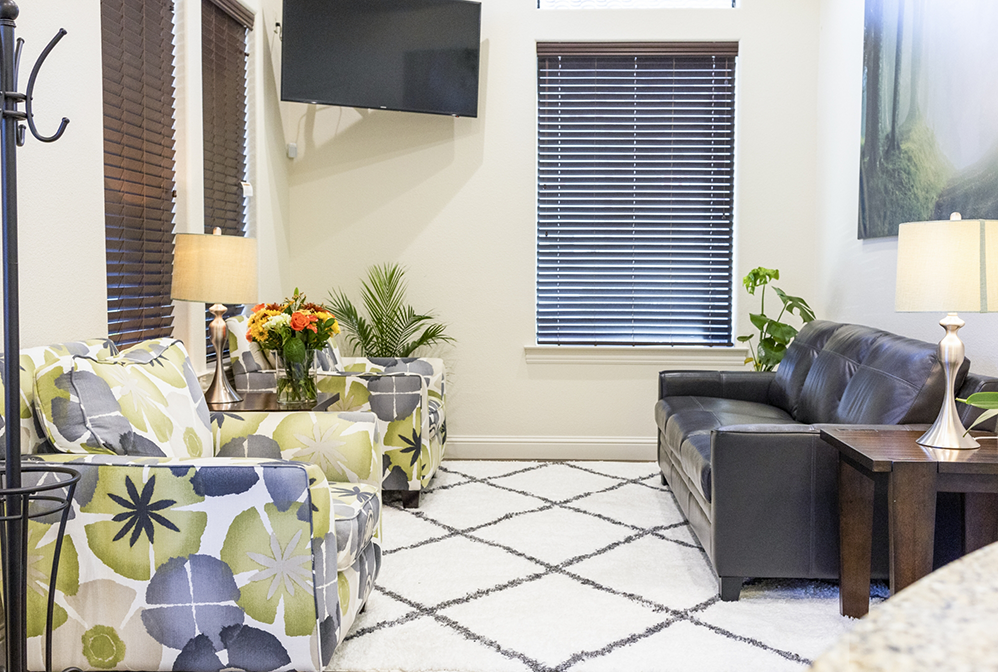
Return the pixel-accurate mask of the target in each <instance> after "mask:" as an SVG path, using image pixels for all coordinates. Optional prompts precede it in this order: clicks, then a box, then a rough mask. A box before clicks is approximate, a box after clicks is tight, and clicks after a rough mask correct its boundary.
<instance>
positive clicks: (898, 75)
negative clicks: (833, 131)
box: [859, 0, 998, 238]
mask: <svg viewBox="0 0 998 672" xmlns="http://www.w3.org/2000/svg"><path fill="white" fill-rule="evenodd" d="M865 10H866V19H865V32H864V40H863V112H862V114H863V124H862V139H861V150H860V193H859V237H860V238H882V237H885V236H896V235H897V232H898V225H899V224H901V223H902V222H913V221H926V220H934V219H949V217H950V213H952V212H959V213H961V214H962V216H963V218H964V219H969V218H974V219H976V218H985V219H998V59H995V58H994V57H993V51H994V37H995V35H996V34H998V2H995V1H994V0H960V1H959V2H938V1H936V0H866V6H865Z"/></svg>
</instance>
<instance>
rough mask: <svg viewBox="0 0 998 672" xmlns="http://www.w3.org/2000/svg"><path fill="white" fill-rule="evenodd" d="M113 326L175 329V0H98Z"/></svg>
mask: <svg viewBox="0 0 998 672" xmlns="http://www.w3.org/2000/svg"><path fill="white" fill-rule="evenodd" d="M101 28H102V34H103V40H102V65H103V76H104V213H105V215H104V221H105V246H106V254H107V311H108V316H107V327H108V334H109V335H110V337H111V338H112V339H114V341H115V342H116V343H117V344H118V345H119V346H121V345H129V344H131V343H136V342H138V341H141V340H144V339H147V338H156V337H159V336H170V335H172V333H173V304H172V302H171V300H170V285H171V280H172V274H173V205H174V160H173V109H174V105H173V102H174V99H173V4H172V3H170V2H146V1H144V0H101Z"/></svg>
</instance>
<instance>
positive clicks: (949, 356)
mask: <svg viewBox="0 0 998 672" xmlns="http://www.w3.org/2000/svg"><path fill="white" fill-rule="evenodd" d="M964 324H966V323H965V322H964V321H963V320H961V319H960V318H959V317H957V315H956V313H948V314H947V315H946V317H944V318H943V319H941V320H940V321H939V325H940V326H941V327H942V328H943V329H945V330H946V335H945V336H943V338H942V340H941V341H939V362H940V363H941V364H942V366H943V372H944V373H945V375H946V394H945V396H944V397H943V405H942V408H940V409H939V415H938V416H937V417H936V421H935V422H934V423H933V424H932V427H930V428H929V431H927V432H926V433H925V434H923V435H922V436H921V437H919V438H918V439H916V442H917V443H918V444H919V445H922V446H926V447H929V448H950V449H957V450H966V449H970V448H978V447H980V445H981V444H979V443H978V442H977V440H976V439H974V437H972V436H970V435H969V434H967V430H966V429H964V427H963V422H961V421H960V415H959V414H958V413H957V412H956V392H955V389H954V388H955V385H956V372H957V371H959V370H960V365H961V364H963V356H964V347H963V341H961V340H960V337H959V336H957V335H956V332H957V331H959V329H960V327H962V326H963V325H964Z"/></svg>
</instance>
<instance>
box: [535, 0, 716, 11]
mask: <svg viewBox="0 0 998 672" xmlns="http://www.w3.org/2000/svg"><path fill="white" fill-rule="evenodd" d="M734 6H735V0H537V8H538V9H665V8H690V7H692V8H698V9H702V8H705V7H707V8H710V7H734Z"/></svg>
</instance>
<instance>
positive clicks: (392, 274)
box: [326, 264, 454, 357]
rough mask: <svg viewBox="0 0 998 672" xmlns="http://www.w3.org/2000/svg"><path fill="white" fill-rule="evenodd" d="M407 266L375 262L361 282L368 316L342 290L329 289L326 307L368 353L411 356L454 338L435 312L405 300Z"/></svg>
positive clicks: (359, 348)
mask: <svg viewBox="0 0 998 672" xmlns="http://www.w3.org/2000/svg"><path fill="white" fill-rule="evenodd" d="M407 289H408V286H407V285H406V282H405V269H403V268H402V267H400V266H398V265H397V264H384V265H382V266H372V267H371V268H369V269H368V272H367V279H366V280H364V281H362V282H361V300H362V302H363V306H364V310H365V312H366V313H367V319H365V318H364V316H362V315H361V314H360V313H359V312H358V310H357V308H356V307H355V306H354V305H353V303H352V302H351V301H350V299H349V298H347V296H346V295H345V294H344V293H343V292H341V291H339V290H331V291H330V292H329V302H328V303H327V304H326V307H327V308H328V309H329V311H330V312H331V313H332V314H333V315H335V316H336V318H337V319H338V320H339V322H340V326H341V327H342V330H343V334H344V337H345V338H346V340H347V343H349V344H350V345H351V346H352V347H353V348H354V349H355V350H357V351H359V352H360V353H361V354H362V355H364V356H366V357H409V356H411V355H412V354H413V353H414V352H415V351H416V350H419V349H420V348H425V347H429V346H432V345H436V344H438V343H450V342H453V340H454V339H453V338H451V337H450V336H448V335H447V334H445V333H444V330H445V329H446V327H445V325H443V324H439V323H434V322H432V320H433V319H434V316H433V315H432V314H425V315H424V314H418V313H416V311H415V310H414V309H413V307H412V306H409V305H407V304H406V302H405V293H406V290H407Z"/></svg>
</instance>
